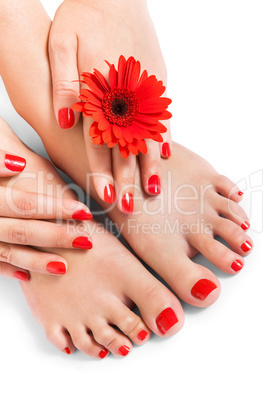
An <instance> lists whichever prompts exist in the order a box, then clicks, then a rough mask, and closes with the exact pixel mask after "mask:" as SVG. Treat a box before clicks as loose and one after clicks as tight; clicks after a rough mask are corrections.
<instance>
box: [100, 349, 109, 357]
mask: <svg viewBox="0 0 268 402" xmlns="http://www.w3.org/2000/svg"><path fill="white" fill-rule="evenodd" d="M108 353H109V352H108V350H107V349H105V348H104V349H102V350H101V351H100V353H99V358H100V359H104V358H105V357H106V356H107V355H108Z"/></svg>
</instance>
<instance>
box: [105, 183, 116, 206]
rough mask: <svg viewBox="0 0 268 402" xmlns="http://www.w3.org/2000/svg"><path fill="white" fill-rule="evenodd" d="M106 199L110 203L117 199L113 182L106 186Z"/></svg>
mask: <svg viewBox="0 0 268 402" xmlns="http://www.w3.org/2000/svg"><path fill="white" fill-rule="evenodd" d="M104 201H105V202H107V203H108V204H113V203H114V201H115V191H114V186H112V185H111V184H107V186H105V187H104Z"/></svg>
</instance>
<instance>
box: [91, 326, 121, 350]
mask: <svg viewBox="0 0 268 402" xmlns="http://www.w3.org/2000/svg"><path fill="white" fill-rule="evenodd" d="M94 338H95V339H96V341H97V342H98V343H99V344H100V345H103V346H106V347H107V346H110V345H111V344H112V343H113V342H114V341H115V339H116V337H115V334H114V333H113V332H112V331H110V330H109V329H108V328H102V329H100V330H99V331H97V332H96V333H94Z"/></svg>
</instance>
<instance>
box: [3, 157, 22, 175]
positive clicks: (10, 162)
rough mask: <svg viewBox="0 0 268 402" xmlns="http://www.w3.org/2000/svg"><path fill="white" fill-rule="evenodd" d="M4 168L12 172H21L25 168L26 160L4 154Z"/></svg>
mask: <svg viewBox="0 0 268 402" xmlns="http://www.w3.org/2000/svg"><path fill="white" fill-rule="evenodd" d="M5 166H6V168H7V169H9V170H11V171H12V172H22V171H23V170H24V168H25V166H26V160H25V159H24V158H21V157H19V156H15V155H10V154H6V156H5Z"/></svg>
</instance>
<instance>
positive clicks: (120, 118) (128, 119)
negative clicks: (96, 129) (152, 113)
mask: <svg viewBox="0 0 268 402" xmlns="http://www.w3.org/2000/svg"><path fill="white" fill-rule="evenodd" d="M102 107H103V111H104V114H105V117H106V118H107V119H108V120H109V122H110V123H112V124H117V125H118V126H123V127H126V126H129V125H131V124H132V122H133V120H134V119H135V118H136V116H137V114H138V112H139V100H138V99H137V97H136V96H135V92H134V91H129V90H128V89H125V88H115V89H114V90H112V91H111V92H107V93H106V94H105V95H104V98H103V100H102Z"/></svg>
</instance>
